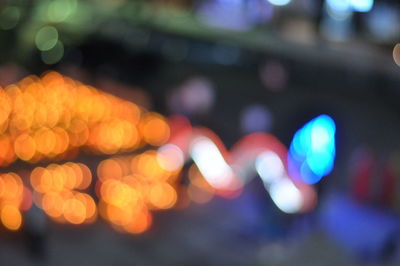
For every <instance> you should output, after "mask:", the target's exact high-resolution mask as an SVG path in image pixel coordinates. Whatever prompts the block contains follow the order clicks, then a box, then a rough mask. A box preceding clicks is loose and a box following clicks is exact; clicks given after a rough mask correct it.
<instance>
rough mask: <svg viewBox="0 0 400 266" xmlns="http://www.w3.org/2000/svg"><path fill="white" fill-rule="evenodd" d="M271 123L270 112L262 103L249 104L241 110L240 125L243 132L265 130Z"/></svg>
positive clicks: (269, 127)
mask: <svg viewBox="0 0 400 266" xmlns="http://www.w3.org/2000/svg"><path fill="white" fill-rule="evenodd" d="M271 125H272V114H271V113H270V111H269V110H268V109H267V108H266V107H264V106H262V105H257V104H254V105H250V106H247V107H246V108H245V109H244V110H243V111H242V112H241V115H240V127H241V128H242V131H243V132H244V133H254V132H267V131H269V130H270V129H271Z"/></svg>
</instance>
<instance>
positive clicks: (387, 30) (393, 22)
mask: <svg viewBox="0 0 400 266" xmlns="http://www.w3.org/2000/svg"><path fill="white" fill-rule="evenodd" d="M399 24H400V12H397V9H396V8H395V7H393V6H392V5H389V4H388V3H386V2H381V1H379V2H377V3H376V4H375V5H374V8H373V9H372V10H371V12H369V13H367V14H366V26H367V29H368V31H369V32H370V34H371V35H372V36H371V37H372V40H373V41H374V42H377V43H390V44H393V43H394V42H397V41H398V36H399V35H400V27H398V25H399Z"/></svg>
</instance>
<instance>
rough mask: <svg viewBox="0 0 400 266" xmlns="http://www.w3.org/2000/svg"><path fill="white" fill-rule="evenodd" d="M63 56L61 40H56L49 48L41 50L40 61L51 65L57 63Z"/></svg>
mask: <svg viewBox="0 0 400 266" xmlns="http://www.w3.org/2000/svg"><path fill="white" fill-rule="evenodd" d="M63 56H64V45H63V43H62V42H60V41H57V42H56V44H55V45H54V46H53V47H52V48H50V49H49V50H45V51H42V52H41V58H42V61H43V62H44V63H45V64H48V65H53V64H56V63H58V62H59V61H60V60H61V58H63Z"/></svg>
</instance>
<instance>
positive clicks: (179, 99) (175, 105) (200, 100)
mask: <svg viewBox="0 0 400 266" xmlns="http://www.w3.org/2000/svg"><path fill="white" fill-rule="evenodd" d="M214 102H215V90H214V86H213V84H212V82H211V81H210V80H208V79H207V78H204V77H193V78H191V79H189V80H187V81H185V82H184V83H183V84H182V85H181V86H180V87H178V88H176V89H175V91H173V93H172V94H171V96H170V99H169V107H170V109H171V111H172V112H174V113H180V114H185V115H189V116H192V115H202V114H205V113H208V112H209V111H210V110H211V108H212V107H213V105H214Z"/></svg>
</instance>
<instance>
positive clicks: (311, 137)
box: [288, 115, 336, 184]
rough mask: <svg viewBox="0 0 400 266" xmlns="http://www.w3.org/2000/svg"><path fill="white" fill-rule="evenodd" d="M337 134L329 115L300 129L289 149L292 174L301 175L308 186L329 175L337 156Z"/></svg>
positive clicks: (317, 118)
mask: <svg viewBox="0 0 400 266" xmlns="http://www.w3.org/2000/svg"><path fill="white" fill-rule="evenodd" d="M335 132H336V125H335V122H334V121H333V119H332V118H331V117H329V116H328V115H320V116H318V117H316V118H314V119H312V120H311V121H310V122H308V123H307V124H305V125H304V126H303V127H302V128H301V129H299V130H298V131H297V132H296V133H295V135H294V137H293V140H292V143H291V145H290V149H289V154H288V162H289V172H290V174H291V175H292V176H296V175H297V173H300V177H301V178H302V179H303V180H304V181H305V182H306V183H308V184H314V183H316V182H318V181H319V180H320V179H321V178H322V177H324V176H325V175H327V174H329V173H330V172H331V171H332V168H333V164H334V160H335V155H336V151H335V150H336V147H335Z"/></svg>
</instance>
